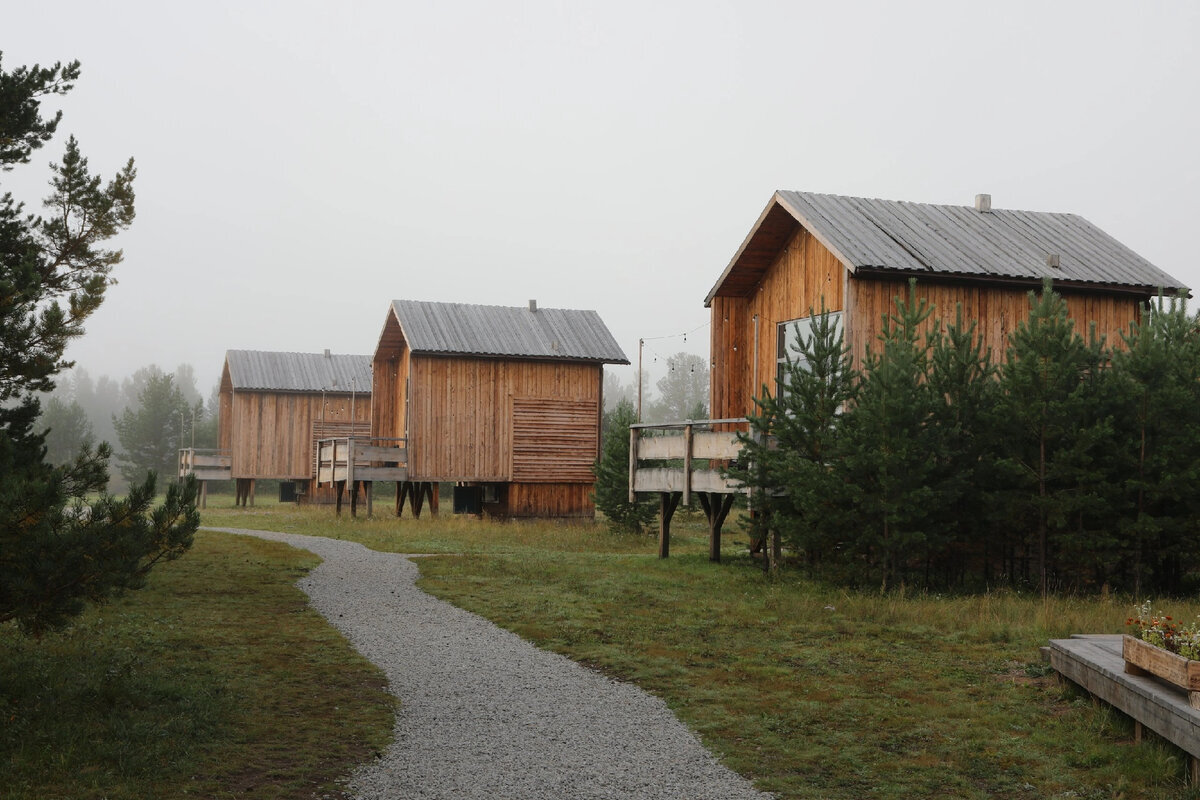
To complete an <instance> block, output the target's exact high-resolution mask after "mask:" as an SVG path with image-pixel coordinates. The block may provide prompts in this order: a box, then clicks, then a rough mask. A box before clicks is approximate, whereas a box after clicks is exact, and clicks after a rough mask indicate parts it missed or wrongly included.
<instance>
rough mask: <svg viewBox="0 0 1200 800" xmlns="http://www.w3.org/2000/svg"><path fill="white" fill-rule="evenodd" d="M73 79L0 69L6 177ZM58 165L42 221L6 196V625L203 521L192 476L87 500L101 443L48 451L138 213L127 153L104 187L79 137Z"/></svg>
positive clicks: (0, 552) (167, 546)
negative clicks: (52, 407) (76, 361)
mask: <svg viewBox="0 0 1200 800" xmlns="http://www.w3.org/2000/svg"><path fill="white" fill-rule="evenodd" d="M0 63H2V62H0ZM78 77H79V63H78V62H73V63H71V64H67V65H66V66H63V65H62V64H55V65H54V66H52V67H48V68H42V67H39V66H34V67H33V68H31V69H27V68H25V67H19V68H17V69H15V70H13V71H12V72H8V73H6V72H4V71H3V70H2V69H0V173H5V172H8V171H10V170H11V169H12V168H13V167H14V166H15V165H18V164H25V163H28V161H29V159H30V156H31V154H32V153H33V151H34V150H36V149H38V148H40V147H41V146H42V145H43V144H45V143H46V142H47V141H49V140H50V139H51V138H52V137H53V135H54V133H55V131H56V129H57V127H58V123H59V120H60V119H61V112H60V113H59V114H57V115H55V116H54V117H53V118H52V119H49V120H45V119H43V118H42V116H41V111H40V103H41V99H42V98H44V97H46V96H48V95H54V94H62V93H64V92H67V91H69V90H70V89H71V87H72V85H73V83H74V81H75V80H76V79H77V78H78ZM51 173H52V174H51V180H50V186H51V193H50V195H49V196H48V197H47V198H46V200H45V208H46V212H47V216H46V217H45V218H41V217H36V216H32V215H28V214H26V213H25V211H24V208H23V206H22V205H21V204H20V203H18V202H17V201H16V200H14V199H13V197H12V195H11V194H9V193H7V192H6V193H4V194H3V195H0V623H3V622H7V621H10V620H16V621H17V622H18V623H19V625H20V626H21V628H22V630H25V631H27V632H31V633H37V632H40V631H44V630H47V629H49V628H54V627H57V626H60V625H63V624H64V623H65V622H66V621H67V620H69V619H70V618H71V617H72V616H73V615H75V614H77V613H79V611H80V610H81V609H82V608H83V605H84V603H85V602H87V601H100V600H103V599H104V598H105V597H108V596H110V595H112V594H114V593H118V592H120V591H123V590H125V589H128V588H136V587H137V586H138V585H140V583H141V581H143V580H144V576H145V574H146V570H148V569H149V568H150V567H151V566H153V564H155V563H157V562H158V561H159V560H161V559H163V558H171V557H175V556H177V555H179V554H180V553H182V552H183V551H184V550H185V549H186V548H187V547H188V546H189V545H190V543H191V538H192V533H193V532H194V531H195V530H196V527H197V525H198V523H199V519H198V516H197V515H196V511H195V502H194V501H195V486H194V483H191V482H189V483H188V484H186V485H175V486H172V487H171V488H170V489H169V490H168V492H167V500H166V503H165V504H164V505H163V506H162V507H160V508H158V509H155V510H153V511H152V510H151V506H150V503H151V499H152V498H153V495H154V481H153V480H149V481H147V482H145V483H144V484H142V485H141V486H138V487H136V488H135V489H134V490H133V491H131V492H130V495H129V498H128V499H127V500H124V501H118V500H114V499H112V498H110V497H105V496H101V498H100V500H98V501H96V502H92V503H91V504H90V505H89V506H87V507H85V505H84V499H85V498H86V497H88V496H89V495H92V494H93V493H98V492H102V491H103V490H104V488H105V486H106V485H107V483H108V469H107V458H108V455H109V452H110V451H109V448H108V446H107V445H100V446H99V447H97V448H96V449H95V450H94V451H90V450H84V451H82V452H81V453H80V454H79V455H78V456H77V457H76V458H75V459H74V460H73V461H72V462H71V463H70V464H67V465H64V466H60V467H55V466H52V465H50V464H48V463H47V462H46V460H45V456H46V449H45V435H44V433H40V432H38V431H37V429H36V427H35V425H36V422H37V418H38V416H39V412H40V401H39V395H40V394H42V393H45V392H48V391H50V390H52V389H53V388H54V384H55V378H56V376H57V375H58V373H59V372H60V371H62V370H63V369H65V368H67V367H69V366H70V362H68V361H66V360H65V359H64V358H63V353H64V351H65V349H66V346H67V344H68V343H69V342H70V341H71V340H72V339H74V338H76V337H78V336H81V335H82V334H83V324H84V322H85V321H86V320H87V318H88V317H89V316H90V315H91V314H92V313H93V312H94V311H95V310H96V309H97V308H98V307H99V305H100V303H101V302H102V301H103V298H104V293H105V291H106V290H107V288H108V286H109V285H110V284H111V282H112V281H111V279H110V277H109V273H110V272H111V270H112V268H113V267H114V266H115V265H116V264H117V263H119V262H120V260H121V252H120V251H119V250H108V249H105V248H104V246H103V245H104V244H105V242H107V241H108V240H109V239H110V238H112V237H113V236H114V235H116V234H117V233H119V232H121V231H122V230H124V229H126V228H128V227H129V225H130V224H131V223H132V222H133V218H134V208H133V202H134V192H133V180H134V175H135V172H134V168H133V161H132V159H131V160H130V161H129V163H128V164H126V166H125V167H124V169H122V170H121V171H120V172H118V173H117V175H116V176H115V177H114V178H113V179H112V180H111V181H109V182H108V183H107V184H103V183H102V182H101V179H100V178H99V177H98V176H93V175H91V174H90V172H89V171H88V165H87V160H86V159H85V158H83V156H82V155H81V154H80V151H79V146H78V143H77V142H76V141H75V139H74V137H70V138H69V139H68V140H67V142H66V148H65V153H64V155H63V157H62V160H61V161H60V162H59V163H58V164H57V165H53V166H52V167H51Z"/></svg>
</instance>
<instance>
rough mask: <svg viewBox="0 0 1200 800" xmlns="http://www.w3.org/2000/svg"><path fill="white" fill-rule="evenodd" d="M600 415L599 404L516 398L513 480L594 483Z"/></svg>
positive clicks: (513, 414)
mask: <svg viewBox="0 0 1200 800" xmlns="http://www.w3.org/2000/svg"><path fill="white" fill-rule="evenodd" d="M598 414H599V408H598V406H597V404H596V403H590V402H581V401H573V400H551V399H541V398H513V401H512V419H513V424H512V431H513V446H512V476H513V480H514V481H527V482H533V481H546V482H581V483H591V481H592V480H593V475H592V464H593V462H594V461H595V459H596V452H597V443H598V439H597V436H598V433H597V430H596V419H597V416H598Z"/></svg>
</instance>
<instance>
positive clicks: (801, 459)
mask: <svg viewBox="0 0 1200 800" xmlns="http://www.w3.org/2000/svg"><path fill="white" fill-rule="evenodd" d="M809 315H810V317H811V318H812V325H811V328H810V330H811V333H810V335H808V336H805V335H804V334H803V333H802V332H801V331H800V329H799V328H798V327H797V329H796V331H795V336H794V337H793V339H794V341H795V344H794V345H793V347H794V351H793V352H791V353H787V354H785V355H786V366H785V370H784V380H783V383H782V385H781V386H780V387H778V390H777V393H776V394H773V393H772V392H770V391H769V390H765V389H764V391H763V392H762V395H761V396H760V397H757V398H755V401H754V402H755V406H756V408H757V409H758V413H757V414H751V415H750V416H749V421H750V434H749V435H743V436H741V437H740V438H741V441H742V447H743V451H742V457H741V459H740V461H741V463H742V466H741V467H740V468H739V467H735V468H734V469H732V470H730V475H731V476H732V477H734V478H735V479H737V480H740V481H741V482H742V483H743V484H745V485H747V486H748V487H750V490H751V502H750V505H751V510H752V515H751V517H750V521H749V523H748V526H749V527H748V532H749V534H750V537H751V539H752V540H754V541H756V542H765V541H766V540H767V539H768V537H771V538H772V541H771V542H770V547H769V548H768V550H767V553H768V558H769V559H770V560H771V561H773V560H774V555H775V554H776V553H777V552H778V551H779V549H780V545H781V544H782V543H786V544H787V545H788V546H789V548H791V549H792V550H794V551H796V552H797V553H801V554H803V555H804V557H805V558H806V560H807V561H808V563H809V565H810V566H812V567H817V566H818V565H819V564H820V562H821V561H822V558H823V556H824V555H825V554H826V553H827V552H828V550H829V549H830V548H831V545H832V541H831V537H830V535H829V531H830V530H831V529H835V528H836V525H835V524H834V521H833V516H834V515H835V514H836V508H837V506H836V504H835V503H833V502H831V499H832V498H833V497H835V496H836V494H837V490H838V487H837V486H836V485H835V484H836V482H835V479H834V478H833V477H832V475H831V471H830V460H831V459H832V458H833V457H834V453H836V451H837V443H838V436H839V434H840V430H841V428H840V426H841V415H842V412H843V410H844V409H845V408H846V406H847V404H848V403H850V402H851V401H852V399H853V396H854V393H853V387H854V384H855V380H856V374H855V373H854V371H853V369H852V368H851V367H850V361H849V351H848V348H847V347H846V343H845V338H844V334H843V331H842V328H841V325H840V324H839V322H838V317H837V316H836V315H833V314H830V313H829V312H828V311H827V310H826V309H825V308H824V307H822V309H821V313H820V314H813V312H812V309H810V310H809Z"/></svg>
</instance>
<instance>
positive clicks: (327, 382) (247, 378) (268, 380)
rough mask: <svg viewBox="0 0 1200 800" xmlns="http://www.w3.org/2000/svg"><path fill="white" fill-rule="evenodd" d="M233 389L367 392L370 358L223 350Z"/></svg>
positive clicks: (369, 384) (369, 390) (369, 389)
mask: <svg viewBox="0 0 1200 800" xmlns="http://www.w3.org/2000/svg"><path fill="white" fill-rule="evenodd" d="M225 364H226V366H227V367H228V369H229V380H230V383H232V384H233V388H234V389H237V390H246V391H254V390H258V391H271V392H320V391H326V392H344V393H347V394H349V393H350V392H351V391H354V392H357V393H359V394H370V393H371V357H370V356H350V355H332V354H331V355H328V356H326V355H323V354H321V353H274V352H268V351H264V350H227V351H226V352H225Z"/></svg>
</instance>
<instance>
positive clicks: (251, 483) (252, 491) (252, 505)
mask: <svg viewBox="0 0 1200 800" xmlns="http://www.w3.org/2000/svg"><path fill="white" fill-rule="evenodd" d="M250 507H251V508H254V478H251V479H250Z"/></svg>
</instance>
